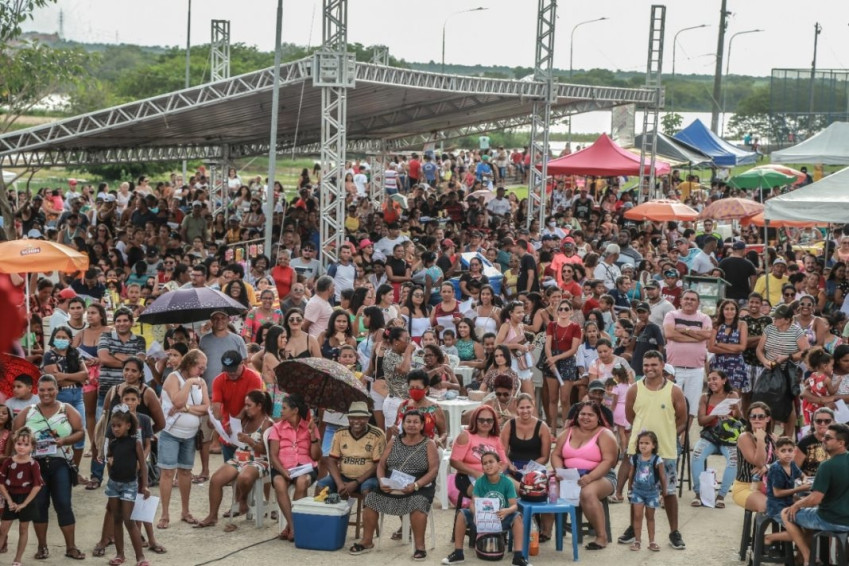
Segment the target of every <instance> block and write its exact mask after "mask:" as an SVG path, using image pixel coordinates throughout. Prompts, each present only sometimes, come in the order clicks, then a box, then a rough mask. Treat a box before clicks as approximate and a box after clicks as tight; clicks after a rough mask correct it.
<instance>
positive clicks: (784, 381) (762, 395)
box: [752, 363, 799, 422]
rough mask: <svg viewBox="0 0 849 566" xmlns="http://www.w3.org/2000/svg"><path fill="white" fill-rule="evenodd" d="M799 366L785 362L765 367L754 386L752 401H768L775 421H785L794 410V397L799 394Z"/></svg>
mask: <svg viewBox="0 0 849 566" xmlns="http://www.w3.org/2000/svg"><path fill="white" fill-rule="evenodd" d="M798 372H799V370H798V368H797V367H796V366H795V365H793V364H789V363H784V364H781V365H779V366H776V367H774V368H772V369H764V371H763V373H761V375H760V377H758V379H757V381H755V385H754V387H752V402H753V403H754V402H756V401H760V402H762V403H766V404H767V406H768V407H769V408H770V410H771V412H772V419H773V421H777V422H784V421H786V420H787V419H788V418H789V417H790V413H791V412H793V399H794V397H796V396H798V395H799V392H798V388H799V381H798Z"/></svg>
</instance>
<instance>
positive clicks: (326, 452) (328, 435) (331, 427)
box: [321, 423, 341, 458]
mask: <svg viewBox="0 0 849 566" xmlns="http://www.w3.org/2000/svg"><path fill="white" fill-rule="evenodd" d="M340 428H341V427H340V426H339V425H335V424H332V423H325V425H324V436H322V437H321V455H322V456H324V457H325V458H327V457H328V456H330V449H331V448H333V436H334V435H335V434H336V431H337V430H339V429H340Z"/></svg>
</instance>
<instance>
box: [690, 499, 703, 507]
mask: <svg viewBox="0 0 849 566" xmlns="http://www.w3.org/2000/svg"><path fill="white" fill-rule="evenodd" d="M701 506H702V500H701V499H699V498H698V497H696V498H695V499H693V500H692V501H691V502H690V507H701Z"/></svg>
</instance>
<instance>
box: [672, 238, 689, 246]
mask: <svg viewBox="0 0 849 566" xmlns="http://www.w3.org/2000/svg"><path fill="white" fill-rule="evenodd" d="M689 243H690V242H689V241H687V239H686V238H678V239H676V240H675V245H676V246H677V245H678V244H689Z"/></svg>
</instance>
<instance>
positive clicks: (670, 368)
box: [663, 364, 675, 377]
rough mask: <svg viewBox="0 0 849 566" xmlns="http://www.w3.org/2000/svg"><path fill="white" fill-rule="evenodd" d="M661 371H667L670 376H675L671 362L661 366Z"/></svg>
mask: <svg viewBox="0 0 849 566" xmlns="http://www.w3.org/2000/svg"><path fill="white" fill-rule="evenodd" d="M663 373H668V374H669V375H671V376H672V377H675V368H674V367H673V366H672V364H666V365H664V366H663Z"/></svg>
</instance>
